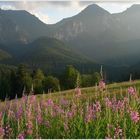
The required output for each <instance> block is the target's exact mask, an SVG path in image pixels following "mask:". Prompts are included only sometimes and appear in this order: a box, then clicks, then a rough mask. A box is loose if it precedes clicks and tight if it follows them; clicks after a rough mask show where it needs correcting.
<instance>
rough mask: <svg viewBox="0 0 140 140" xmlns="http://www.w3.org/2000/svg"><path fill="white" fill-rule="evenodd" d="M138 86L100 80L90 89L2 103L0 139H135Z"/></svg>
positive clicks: (139, 131)
mask: <svg viewBox="0 0 140 140" xmlns="http://www.w3.org/2000/svg"><path fill="white" fill-rule="evenodd" d="M139 85H140V83H139ZM139 85H137V84H136V83H135V84H133V83H128V84H120V85H118V84H116V85H115V84H114V85H110V86H108V85H106V84H105V83H104V81H100V83H99V84H98V86H95V87H91V88H90V89H89V88H86V89H80V87H77V88H76V89H75V90H71V91H69V92H67V93H61V92H60V93H50V94H48V95H45V94H43V95H30V96H26V95H23V97H22V98H21V99H14V100H11V101H8V100H5V101H4V102H1V103H0V138H7V139H9V138H18V139H26V138H29V139H33V138H34V139H35V138H38V139H40V138H52V139H53V138H61V139H62V138H75V139H77V138H79V139H82V138H102V139H111V138H113V139H125V138H127V139H132V138H135V139H136V138H137V139H139V138H140V116H139V115H140V91H139Z"/></svg>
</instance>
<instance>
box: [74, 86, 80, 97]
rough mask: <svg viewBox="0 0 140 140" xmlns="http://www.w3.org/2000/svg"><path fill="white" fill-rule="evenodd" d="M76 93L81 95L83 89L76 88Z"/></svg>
mask: <svg viewBox="0 0 140 140" xmlns="http://www.w3.org/2000/svg"><path fill="white" fill-rule="evenodd" d="M75 94H76V96H77V97H79V96H80V95H81V89H80V88H79V87H76V88H75Z"/></svg>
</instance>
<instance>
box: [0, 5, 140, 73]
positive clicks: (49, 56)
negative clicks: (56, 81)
mask: <svg viewBox="0 0 140 140" xmlns="http://www.w3.org/2000/svg"><path fill="white" fill-rule="evenodd" d="M139 17H140V5H133V6H131V7H130V8H128V9H127V10H125V11H123V12H122V13H116V14H110V13H109V12H108V11H106V10H104V9H103V8H101V7H99V6H98V5H96V4H92V5H89V6H88V7H87V8H85V9H84V10H83V11H81V12H80V13H79V14H77V15H75V16H73V17H70V18H66V19H63V20H62V21H60V22H58V23H56V24H51V25H48V24H45V23H43V22H41V21H40V20H39V19H38V18H37V17H35V16H34V15H31V14H30V13H28V12H27V11H23V10H20V11H14V10H0V62H1V63H6V64H12V65H13V64H14V65H16V64H19V63H26V64H28V65H30V66H31V67H33V68H34V67H35V68H36V67H41V68H43V69H45V70H48V69H49V70H50V71H51V70H54V71H55V70H56V69H60V70H61V68H62V67H64V66H65V65H67V64H73V65H82V66H84V68H85V67H86V66H87V64H88V65H89V64H90V65H92V66H93V67H94V66H99V65H100V64H104V65H110V66H113V67H131V66H137V65H139V64H140V55H139V52H140V46H139V45H140V26H139V25H140V18H139Z"/></svg>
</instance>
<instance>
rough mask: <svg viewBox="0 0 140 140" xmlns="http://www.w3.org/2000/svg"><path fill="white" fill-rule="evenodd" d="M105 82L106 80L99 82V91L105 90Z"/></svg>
mask: <svg viewBox="0 0 140 140" xmlns="http://www.w3.org/2000/svg"><path fill="white" fill-rule="evenodd" d="M105 86H106V85H105V82H104V80H101V81H100V82H99V89H102V90H104V89H105Z"/></svg>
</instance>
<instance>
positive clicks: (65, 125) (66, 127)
mask: <svg viewBox="0 0 140 140" xmlns="http://www.w3.org/2000/svg"><path fill="white" fill-rule="evenodd" d="M64 130H68V124H67V123H66V122H64Z"/></svg>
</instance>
